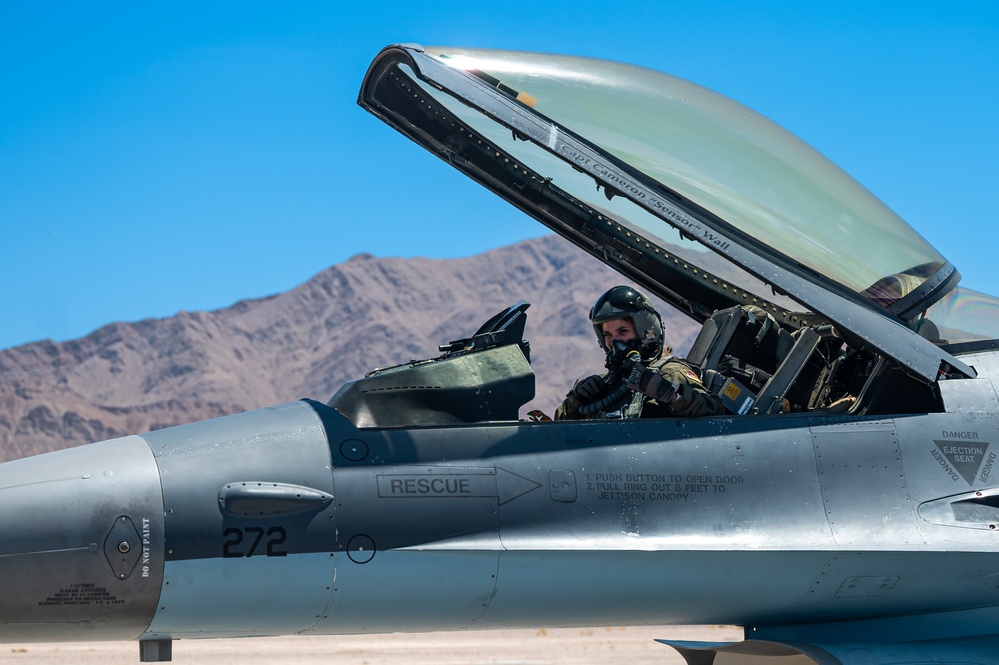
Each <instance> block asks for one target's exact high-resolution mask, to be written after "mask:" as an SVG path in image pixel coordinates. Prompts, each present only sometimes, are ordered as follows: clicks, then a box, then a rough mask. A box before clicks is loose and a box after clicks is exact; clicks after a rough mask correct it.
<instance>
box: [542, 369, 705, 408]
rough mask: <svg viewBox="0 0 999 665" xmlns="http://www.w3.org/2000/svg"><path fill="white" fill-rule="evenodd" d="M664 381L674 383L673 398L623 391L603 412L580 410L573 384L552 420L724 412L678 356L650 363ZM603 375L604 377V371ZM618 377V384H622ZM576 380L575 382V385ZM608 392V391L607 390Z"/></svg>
mask: <svg viewBox="0 0 999 665" xmlns="http://www.w3.org/2000/svg"><path fill="white" fill-rule="evenodd" d="M649 369H651V370H653V371H655V372H656V373H658V374H659V375H660V376H662V377H663V379H665V380H666V381H669V382H671V383H672V382H676V384H677V391H676V396H675V397H676V399H670V400H669V401H667V402H666V403H660V402H659V401H658V400H656V399H652V398H650V397H648V396H647V395H645V394H644V393H641V392H636V391H631V390H628V391H625V393H624V396H623V397H622V398H621V399H619V400H618V401H617V402H616V403H614V404H612V405H610V406H608V407H607V408H605V409H604V410H603V411H601V412H598V413H594V414H592V415H585V414H582V413H580V407H581V406H582V404H581V403H580V400H579V398H578V397H576V391H575V388H576V386H575V385H574V386H573V389H572V390H570V391H569V394H568V395H566V396H565V400H564V401H563V402H562V404H561V405H560V406H559V407H558V409H556V410H555V420H594V419H598V418H696V417H700V416H717V415H721V414H722V413H724V408H723V407H722V404H721V401H720V400H719V399H718V398H717V397H715V396H714V395H711V394H710V393H709V392H708V391H707V390H706V389H705V388H704V384H702V383H701V379H700V378H699V377H698V376H697V372H695V371H694V369H693V368H692V367H691V366H690V365H688V364H687V363H686V362H684V361H683V360H681V359H680V358H676V357H674V356H667V357H665V358H661V359H659V360H656V361H653V362H652V363H650V364H649ZM603 376H605V377H606V376H607V375H606V374H604V375H603ZM623 382H624V379H621V381H620V383H619V384H618V385H621V384H623ZM578 384H579V382H578V381H577V382H576V385H578ZM608 392H611V391H610V390H608Z"/></svg>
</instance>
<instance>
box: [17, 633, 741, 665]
mask: <svg viewBox="0 0 999 665" xmlns="http://www.w3.org/2000/svg"><path fill="white" fill-rule="evenodd" d="M656 638H660V639H662V638H668V639H676V640H695V641H710V642H729V641H740V640H741V639H742V629H741V628H737V627H733V626H679V627H678V626H658V627H657V626H642V627H627V628H557V629H537V630H496V631H465V632H459V633H450V632H449V633H392V634H389V635H343V636H318V637H317V636H305V637H257V638H247V639H224V640H178V641H175V642H174V643H173V661H172V662H174V663H177V664H178V665H263V664H265V663H267V664H270V663H281V665H313V664H315V665H320V664H322V665H330V663H335V664H336V665H388V664H389V663H391V664H392V665H398V664H399V663H406V664H410V665H431V664H433V665H464V664H466V663H475V664H476V665H549V664H550V665H556V664H558V665H566V664H570V665H609V664H615V665H616V664H618V663H628V664H630V665H645V664H648V665H653V664H655V665H684V661H683V659H682V658H681V657H680V656H679V655H678V654H677V652H676V651H674V650H673V649H672V648H670V647H668V646H666V645H663V644H660V643H658V642H656V641H655V640H656ZM0 662H2V663H16V664H19V665H41V664H52V665H55V664H57V663H58V664H59V665H65V664H66V663H72V664H73V665H78V664H79V665H97V664H100V665H126V664H128V665H131V664H133V663H138V662H139V645H138V643H136V642H108V643H101V642H68V643H61V644H3V645H0Z"/></svg>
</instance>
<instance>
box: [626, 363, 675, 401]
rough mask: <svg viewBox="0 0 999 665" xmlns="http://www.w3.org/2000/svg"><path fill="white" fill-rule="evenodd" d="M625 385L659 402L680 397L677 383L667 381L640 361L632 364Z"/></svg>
mask: <svg viewBox="0 0 999 665" xmlns="http://www.w3.org/2000/svg"><path fill="white" fill-rule="evenodd" d="M625 385H626V386H628V389H629V390H634V391H635V392H641V393H645V394H646V395H648V396H649V397H651V398H652V399H654V400H656V401H658V402H659V403H660V404H668V403H669V402H672V401H674V400H677V399H680V392H679V391H680V384H679V383H677V382H676V381H667V380H666V379H665V378H664V377H663V376H662V375H661V374H659V372H655V371H653V370H651V369H648V368H647V367H645V366H644V365H642V364H641V363H635V364H634V365H633V366H632V368H631V374H629V375H628V379H627V381H626V382H625Z"/></svg>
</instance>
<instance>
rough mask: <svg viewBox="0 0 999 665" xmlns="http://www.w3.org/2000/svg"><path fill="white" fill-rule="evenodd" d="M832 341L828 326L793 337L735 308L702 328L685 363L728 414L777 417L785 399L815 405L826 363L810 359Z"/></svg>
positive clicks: (754, 310) (755, 311)
mask: <svg viewBox="0 0 999 665" xmlns="http://www.w3.org/2000/svg"><path fill="white" fill-rule="evenodd" d="M834 339H836V333H835V331H834V330H833V329H832V327H831V326H824V327H821V328H817V329H813V328H804V329H802V330H799V331H797V332H796V333H794V334H793V335H792V334H791V333H789V332H788V331H786V330H784V329H783V328H782V327H781V326H780V324H778V323H777V320H776V319H774V318H773V316H771V315H770V314H768V313H767V312H765V311H764V310H762V309H760V308H758V307H752V306H739V305H736V306H734V307H729V308H728V309H723V310H719V311H717V312H715V313H714V314H713V315H712V316H711V318H710V319H708V320H707V321H705V322H704V325H703V326H702V328H701V332H700V333H699V334H698V336H697V339H695V340H694V344H693V346H692V347H691V349H690V353H689V354H688V355H687V360H688V361H689V362H691V363H692V364H694V365H697V366H698V367H700V369H701V373H702V377H703V381H704V385H705V388H707V390H708V391H709V392H711V393H713V394H716V395H718V397H719V398H721V400H722V403H723V404H724V405H725V408H726V409H727V410H728V411H729V412H730V413H734V414H740V415H744V414H748V413H781V412H782V411H785V410H787V405H788V404H789V403H790V402H789V398H793V399H792V400H791V401H793V402H794V403H796V404H806V405H809V406H811V405H813V404H814V403H815V399H814V391H815V386H816V383H817V381H818V380H819V377H820V375H821V374H822V370H823V369H824V368H825V363H824V362H823V363H819V362H817V361H816V359H815V358H814V357H813V354H814V352H815V350H816V348H818V346H819V344H820V342H822V341H823V340H826V341H832V340H834ZM833 343H835V342H833ZM750 377H751V378H750Z"/></svg>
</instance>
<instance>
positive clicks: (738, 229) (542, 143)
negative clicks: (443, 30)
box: [359, 46, 981, 381]
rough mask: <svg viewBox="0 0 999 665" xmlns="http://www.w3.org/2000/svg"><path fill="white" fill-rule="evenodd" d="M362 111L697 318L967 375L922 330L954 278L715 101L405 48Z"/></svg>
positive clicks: (653, 77)
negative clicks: (787, 331) (824, 325)
mask: <svg viewBox="0 0 999 665" xmlns="http://www.w3.org/2000/svg"><path fill="white" fill-rule="evenodd" d="M359 103H361V104H362V105H363V106H365V108H367V109H368V110H370V111H371V112H372V113H374V114H376V115H378V116H379V117H381V118H382V119H383V120H385V121H386V122H388V123H389V124H391V125H393V126H395V127H396V128H397V129H399V130H400V131H402V132H403V133H404V134H406V135H407V136H409V137H410V138H412V139H413V140H415V141H416V142H418V143H420V144H421V145H423V146H424V147H426V148H427V149H428V150H430V151H431V152H433V153H435V154H437V155H438V156H440V157H441V158H443V159H445V160H447V161H448V162H449V163H451V164H452V165H453V166H455V168H458V169H459V170H461V171H463V172H464V173H466V174H467V175H469V176H470V177H472V178H473V179H475V180H477V181H479V182H480V183H482V184H483V185H485V186H486V187H489V188H490V189H492V190H493V191H494V192H496V193H497V194H498V195H500V196H502V197H503V198H505V199H507V200H509V201H510V202H511V203H513V204H514V205H517V206H518V207H520V208H521V209H523V210H524V211H526V212H528V213H529V214H531V215H532V216H534V217H535V218H537V219H539V220H540V221H541V222H542V223H544V224H546V225H547V226H549V227H551V228H552V229H554V230H555V231H557V232H558V233H560V234H561V235H563V236H565V237H566V238H568V239H569V240H571V241H572V242H574V243H576V244H577V245H579V246H580V247H582V248H583V249H585V250H587V251H588V252H590V253H591V254H593V255H595V256H597V257H598V258H600V259H601V260H603V261H604V262H606V263H608V264H609V265H611V266H612V267H614V268H615V269H617V270H618V271H620V272H621V273H622V274H624V275H626V276H628V277H629V278H631V279H633V280H635V281H636V282H638V283H640V284H642V285H643V286H645V287H647V288H648V289H650V290H651V291H653V292H655V293H656V294H657V295H659V296H660V297H661V298H663V299H665V300H667V301H669V302H671V303H673V304H674V305H676V306H677V307H678V308H680V309H682V310H684V311H686V312H687V313H689V314H690V315H691V316H693V317H694V318H695V319H698V320H702V321H703V320H705V319H706V318H707V317H709V316H710V315H711V313H712V312H713V311H714V310H716V309H720V308H722V307H728V306H731V305H733V304H753V305H757V306H763V307H765V308H767V309H768V311H771V312H772V313H773V314H774V315H775V316H776V317H777V318H778V320H780V321H781V322H782V323H783V324H784V325H786V326H788V327H791V328H793V327H801V326H804V325H814V324H815V323H821V322H826V321H828V322H832V323H835V324H836V325H837V327H838V328H840V329H842V330H843V331H844V332H845V333H847V334H850V333H852V334H854V335H857V336H859V337H860V338H862V339H864V340H867V341H868V342H869V343H871V344H872V345H873V346H875V347H876V348H878V349H880V350H881V351H883V352H885V353H887V354H888V355H889V356H891V357H893V358H895V359H896V360H898V361H899V362H900V363H902V364H903V365H907V366H909V367H911V368H912V369H913V371H914V372H915V373H917V374H919V375H921V376H922V377H923V378H924V380H927V381H934V380H935V379H936V376H937V374H938V372H939V369H940V366H941V363H946V364H948V365H949V366H950V367H957V368H962V367H963V366H962V365H961V363H960V361H958V360H956V359H954V358H953V357H951V356H950V355H949V354H947V353H946V352H944V351H943V350H941V349H940V348H939V347H937V346H935V345H933V344H931V343H930V342H928V341H927V340H926V339H924V338H922V337H920V336H919V335H918V334H917V333H916V332H915V331H916V330H917V329H919V328H920V326H921V325H922V324H923V323H924V320H923V316H924V313H925V312H926V310H927V308H928V307H930V306H931V305H933V304H934V303H935V302H937V301H939V300H940V299H941V298H943V297H944V296H945V295H947V294H948V293H949V292H952V291H954V288H955V286H956V285H957V282H958V280H959V275H958V272H957V271H956V270H955V269H954V267H953V266H952V265H951V264H950V263H949V262H947V261H946V260H945V259H944V258H943V257H942V256H941V255H940V254H939V252H937V251H936V250H935V249H934V248H933V247H932V246H931V245H930V244H929V243H927V242H926V241H925V240H924V239H923V238H922V237H921V236H920V235H919V234H918V233H916V232H915V231H914V230H913V229H912V228H911V227H910V226H908V225H907V224H906V223H905V222H904V221H903V220H902V219H901V218H899V217H898V216H897V215H896V214H895V213H893V212H892V211H891V210H890V209H889V208H888V207H887V206H885V205H884V204H883V203H881V202H880V201H879V200H878V199H877V198H876V197H875V196H873V195H872V194H871V193H870V192H868V191H867V190H866V189H864V188H863V187H862V186H861V185H860V184H859V183H857V182H856V181H855V180H853V179H852V178H851V177H850V176H848V175H847V174H845V173H844V172H843V171H842V170H840V169H839V168H838V167H836V166H835V165H834V164H832V163H831V162H830V161H829V160H827V159H826V158H825V157H823V156H822V155H821V154H819V153H818V152H816V151H815V150H813V149H812V148H810V147H809V146H808V145H806V144H805V143H803V142H802V141H800V140H799V139H797V138H796V137H794V136H793V135H792V134H790V133H788V132H787V131H785V130H783V129H782V128H780V127H779V126H777V125H776V124H774V123H772V122H770V121H769V120H767V119H766V118H763V117H762V116H760V115H759V114H757V113H755V112H753V111H751V110H749V109H747V108H745V107H744V106H741V105H739V104H737V103H736V102H734V101H732V100H730V99H727V98H725V97H723V96H721V95H718V94H716V93H713V92H711V91H709V90H707V89H705V88H702V87H700V86H697V85H695V84H692V83H690V82H687V81H684V80H682V79H678V78H676V77H673V76H669V75H667V74H663V73H660V72H656V71H653V70H649V69H645V68H641V67H635V66H632V65H626V64H621V63H615V62H607V61H602V60H594V59H589V58H578V57H569V56H558V55H548V54H537V53H519V52H509V51H486V50H473V49H460V48H444V47H427V48H424V47H418V46H397V47H389V48H387V49H385V50H384V51H383V52H382V53H381V54H380V55H379V57H378V58H377V59H376V60H375V62H374V63H372V65H371V68H370V69H369V72H368V75H367V77H366V78H365V82H364V85H363V86H362V90H361V94H360V98H359ZM953 297H954V296H953V295H952V298H951V299H953ZM949 309H950V310H954V309H955V308H954V306H953V304H951V305H949ZM978 336H979V337H980V336H981V335H978ZM961 371H962V372H963V373H965V374H967V375H971V372H970V370H969V369H967V368H963V369H961Z"/></svg>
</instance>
